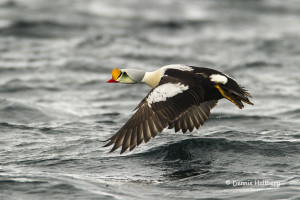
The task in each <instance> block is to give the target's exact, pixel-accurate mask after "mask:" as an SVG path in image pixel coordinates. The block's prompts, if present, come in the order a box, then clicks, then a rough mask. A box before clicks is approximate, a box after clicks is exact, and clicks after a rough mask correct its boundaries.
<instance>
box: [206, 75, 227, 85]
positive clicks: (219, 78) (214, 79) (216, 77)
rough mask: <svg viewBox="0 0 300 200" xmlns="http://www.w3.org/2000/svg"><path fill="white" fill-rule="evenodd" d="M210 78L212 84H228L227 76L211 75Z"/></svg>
mask: <svg viewBox="0 0 300 200" xmlns="http://www.w3.org/2000/svg"><path fill="white" fill-rule="evenodd" d="M209 78H210V80H211V81H212V82H215V83H222V84H225V83H227V80H228V79H227V77H226V76H223V75H221V74H212V75H210V77H209Z"/></svg>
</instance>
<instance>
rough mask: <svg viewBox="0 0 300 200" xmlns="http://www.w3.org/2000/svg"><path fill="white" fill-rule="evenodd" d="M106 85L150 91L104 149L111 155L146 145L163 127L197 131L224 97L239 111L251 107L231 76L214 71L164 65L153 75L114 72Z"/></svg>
mask: <svg viewBox="0 0 300 200" xmlns="http://www.w3.org/2000/svg"><path fill="white" fill-rule="evenodd" d="M107 82H108V83H146V84H147V85H149V86H150V87H152V90H151V91H150V92H149V94H148V95H147V96H146V97H145V98H144V99H143V100H142V101H141V102H140V104H139V105H138V106H137V107H136V109H135V110H137V111H136V112H135V114H134V115H133V116H132V117H131V118H130V119H129V120H128V121H127V122H126V124H125V125H124V126H123V127H122V128H121V129H120V130H119V131H118V132H117V133H116V134H115V135H113V136H112V137H111V138H109V139H108V140H106V141H109V142H108V143H107V144H106V145H104V147H107V146H110V145H112V144H114V146H113V148H112V149H111V151H110V152H113V151H115V150H116V149H117V148H119V147H120V146H122V149H121V154H122V153H123V152H125V151H126V150H127V149H128V148H129V150H130V151H131V150H132V149H134V148H135V147H136V146H138V145H140V144H141V143H142V142H143V141H144V142H145V143H147V142H148V141H149V140H150V139H151V138H154V137H155V136H156V135H157V134H158V133H160V132H162V131H163V129H164V128H166V127H168V128H169V129H173V128H175V132H177V131H179V130H182V132H183V133H186V132H187V130H189V131H190V132H192V131H193V129H194V128H196V129H199V127H200V126H202V125H203V124H204V122H205V121H206V119H207V118H208V116H209V114H210V110H211V109H212V108H213V107H215V106H216V105H217V103H218V100H220V99H222V98H226V99H228V100H229V101H231V102H232V103H234V104H235V105H236V106H237V107H238V108H240V109H242V108H243V107H244V105H243V103H242V102H245V103H247V104H250V105H253V103H251V102H250V101H249V99H248V98H251V95H250V94H249V93H248V92H247V91H246V90H245V89H244V88H243V87H241V86H240V85H239V84H237V82H236V81H235V80H233V79H232V78H231V77H230V76H228V75H226V74H224V73H222V72H219V71H217V70H214V69H209V68H204V67H195V66H187V65H167V66H164V67H162V68H160V69H158V70H156V71H153V72H144V71H142V70H137V69H114V70H113V71H112V79H110V80H108V81H107Z"/></svg>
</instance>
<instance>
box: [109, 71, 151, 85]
mask: <svg viewBox="0 0 300 200" xmlns="http://www.w3.org/2000/svg"><path fill="white" fill-rule="evenodd" d="M111 74H112V79H110V80H108V81H106V82H107V83H140V82H141V81H142V79H143V78H144V75H145V72H144V71H142V70H139V69H117V68H115V69H113V71H112V73H111Z"/></svg>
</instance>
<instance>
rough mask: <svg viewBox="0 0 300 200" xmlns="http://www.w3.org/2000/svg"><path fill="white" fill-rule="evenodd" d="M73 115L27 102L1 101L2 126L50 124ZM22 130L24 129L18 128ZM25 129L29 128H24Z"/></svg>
mask: <svg viewBox="0 0 300 200" xmlns="http://www.w3.org/2000/svg"><path fill="white" fill-rule="evenodd" d="M70 116H71V114H69V113H64V112H60V111H56V110H52V109H51V108H46V107H41V106H37V105H29V104H26V103H25V102H18V101H12V100H6V99H0V120H1V121H0V123H1V124H0V125H1V126H6V127H9V126H15V125H13V124H23V125H24V124H30V123H37V122H50V121H53V120H55V119H57V120H58V119H65V118H68V117H70ZM16 128H22V127H16ZM23 128H28V127H27V126H24V127H23Z"/></svg>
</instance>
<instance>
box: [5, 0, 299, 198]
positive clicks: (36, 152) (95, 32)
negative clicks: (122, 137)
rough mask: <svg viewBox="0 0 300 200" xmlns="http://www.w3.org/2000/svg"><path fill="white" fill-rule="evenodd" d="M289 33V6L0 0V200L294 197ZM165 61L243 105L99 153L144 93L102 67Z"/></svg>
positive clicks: (295, 111)
mask: <svg viewBox="0 0 300 200" xmlns="http://www.w3.org/2000/svg"><path fill="white" fill-rule="evenodd" d="M299 24H300V3H298V1H293V0H289V1H280V0H270V1H267V0H265V1H264V0H261V1H259V0H257V1H255V0H253V1H242V0H241V1H238V0H224V1H217V0H212V1H208V0H207V1H196V0H188V1H179V0H160V1H146V0H143V1H138V0H126V1H121V0H119V1H110V0H103V1H97V0H85V1H81V0H61V1H47V0H0V130H1V132H0V138H1V139H0V199H5V200H9V199H207V198H214V199H299V198H300V195H299V194H300V162H299V160H300V153H299V152H300V131H299V129H300V125H299V124H300V120H299V119H300V105H299V99H300V76H299V75H300V56H299V55H300V34H299V33H300V26H299ZM172 63H183V64H190V65H199V66H206V67H212V68H215V69H218V70H220V71H223V72H225V73H227V74H229V75H230V76H232V77H234V78H235V79H236V80H237V81H238V82H239V83H240V84H241V85H243V86H245V87H246V88H247V89H248V90H249V92H250V93H251V94H252V95H253V97H254V98H253V102H254V104H255V105H254V106H246V108H245V109H243V110H240V109H238V108H236V107H235V106H234V105H233V104H231V103H230V102H228V101H225V100H222V101H221V102H219V104H218V106H217V107H216V108H215V109H213V111H212V114H211V117H210V118H209V120H208V121H207V123H206V124H205V126H204V127H202V128H201V129H199V130H198V131H194V132H193V133H192V134H181V133H174V131H172V130H165V131H163V133H161V134H159V135H158V136H157V137H156V138H155V139H153V140H151V141H150V142H149V143H147V144H143V145H141V146H139V147H138V148H136V149H135V150H134V151H132V152H130V153H125V154H122V155H121V156H120V155H119V152H115V153H112V154H108V153H107V152H108V151H109V148H102V146H103V145H104V144H105V143H104V142H103V140H105V139H107V138H109V137H110V136H112V135H113V134H114V133H116V131H117V130H118V129H119V128H120V127H121V126H122V125H123V124H124V123H125V122H126V120H128V118H129V117H130V116H131V115H132V110H133V109H134V108H135V107H136V105H137V104H138V103H139V101H140V100H141V99H142V98H143V97H144V96H145V95H146V94H147V93H148V91H149V90H150V88H148V86H146V85H130V86H128V85H117V84H107V83H105V81H106V80H108V79H109V78H110V77H111V74H110V73H111V70H112V69H113V68H114V67H121V68H126V67H130V68H139V69H144V70H146V71H152V70H155V69H157V68H159V67H161V66H163V65H166V64H172Z"/></svg>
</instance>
